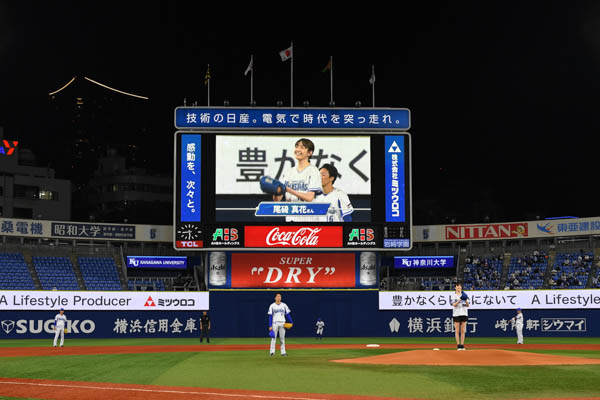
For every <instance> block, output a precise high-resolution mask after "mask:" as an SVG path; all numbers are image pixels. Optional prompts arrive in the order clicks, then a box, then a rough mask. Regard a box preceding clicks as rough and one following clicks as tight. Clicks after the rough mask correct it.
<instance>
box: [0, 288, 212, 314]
mask: <svg viewBox="0 0 600 400" xmlns="http://www.w3.org/2000/svg"><path fill="white" fill-rule="evenodd" d="M208 305H209V304H208V292H114V291H113V292H92V291H73V292H63V291H40V290H24V291H10V290H2V291H0V309H2V310H30V311H31V310H44V311H48V310H59V309H60V308H64V309H65V310H69V311H70V310H89V311H103V310H108V311H115V310H123V311H125V310H144V311H180V310H189V311H192V310H193V311H196V310H208Z"/></svg>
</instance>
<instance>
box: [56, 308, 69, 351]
mask: <svg viewBox="0 0 600 400" xmlns="http://www.w3.org/2000/svg"><path fill="white" fill-rule="evenodd" d="M66 324H67V316H66V315H65V309H64V308H61V309H60V311H59V312H58V314H56V316H55V317H54V347H56V344H57V342H58V336H59V335H60V347H63V345H64V344H65V326H66Z"/></svg>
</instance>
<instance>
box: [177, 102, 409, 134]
mask: <svg viewBox="0 0 600 400" xmlns="http://www.w3.org/2000/svg"><path fill="white" fill-rule="evenodd" d="M175 127H176V128H177V129H190V128H245V129H248V128H263V129H264V128H275V129H278V128H279V129H282V128H285V129H298V128H304V129H307V128H309V129H315V128H316V129H324V128H325V129H334V130H335V129H365V130H370V129H371V130H377V129H396V130H408V129H410V111H409V110H408V109H406V108H397V109H391V108H370V109H366V108H355V109H347V108H346V109H344V108H336V109H332V108H316V109H315V108H255V107H253V108H212V107H208V108H206V107H177V108H176V109H175Z"/></svg>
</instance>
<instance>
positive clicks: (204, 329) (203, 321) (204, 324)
mask: <svg viewBox="0 0 600 400" xmlns="http://www.w3.org/2000/svg"><path fill="white" fill-rule="evenodd" d="M204 338H206V343H210V317H209V316H208V312H206V310H205V311H202V315H201V316H200V343H202V339H204Z"/></svg>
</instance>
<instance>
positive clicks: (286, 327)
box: [283, 322, 294, 329]
mask: <svg viewBox="0 0 600 400" xmlns="http://www.w3.org/2000/svg"><path fill="white" fill-rule="evenodd" d="M292 326H294V324H291V323H289V322H286V323H285V324H283V327H284V328H285V329H292Z"/></svg>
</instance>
